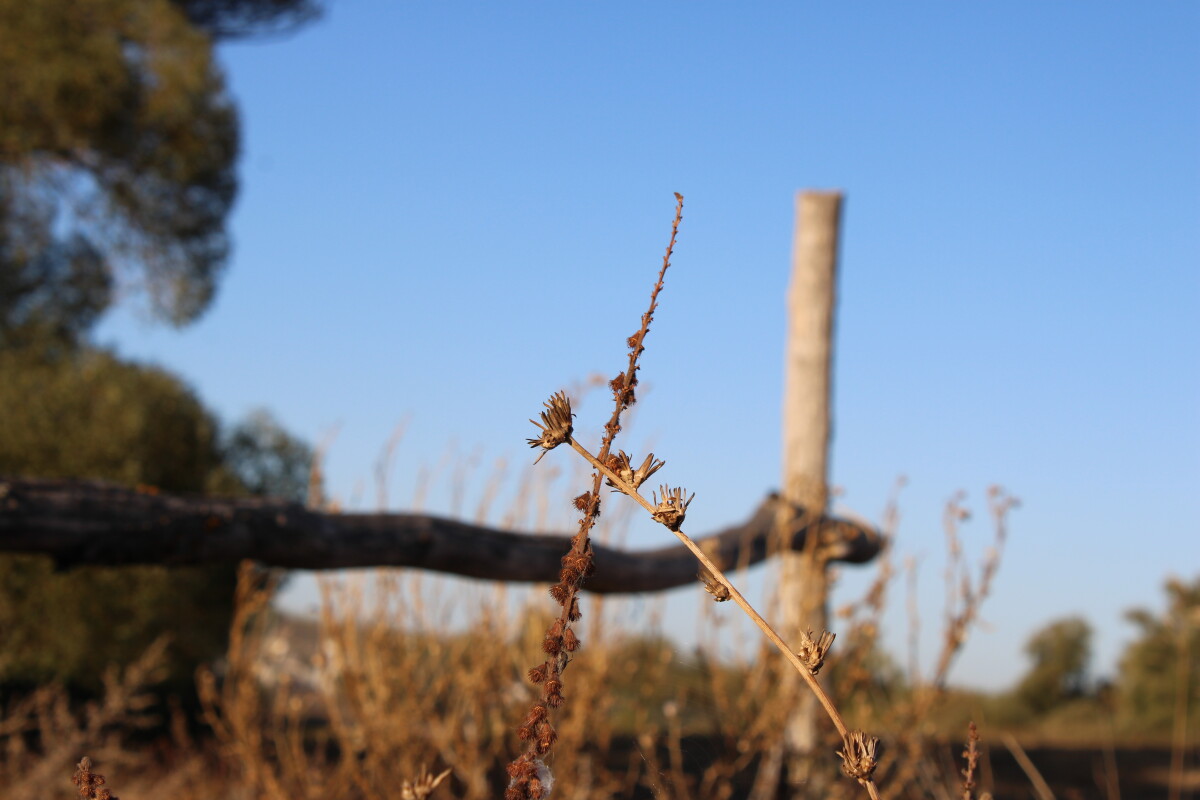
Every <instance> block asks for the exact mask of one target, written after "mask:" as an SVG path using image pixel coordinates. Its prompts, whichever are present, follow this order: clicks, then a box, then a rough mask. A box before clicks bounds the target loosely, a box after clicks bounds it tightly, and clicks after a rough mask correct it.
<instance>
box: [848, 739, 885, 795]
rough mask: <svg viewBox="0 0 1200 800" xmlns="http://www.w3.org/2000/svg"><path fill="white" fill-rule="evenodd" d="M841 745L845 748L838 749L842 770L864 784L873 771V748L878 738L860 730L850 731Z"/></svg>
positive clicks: (877, 743) (876, 744)
mask: <svg viewBox="0 0 1200 800" xmlns="http://www.w3.org/2000/svg"><path fill="white" fill-rule="evenodd" d="M842 746H843V747H845V748H846V749H845V750H839V751H838V755H839V756H841V757H842V772H844V773H846V774H847V775H849V776H850V777H851V778H854V779H855V780H856V781H858V782H859V783H861V784H863V785H864V786H865V785H866V784H867V783H868V782H869V781H870V780H871V774H872V773H873V772H875V764H876V761H875V750H876V748H877V747H878V746H879V740H878V739H877V738H875V737H874V736H868V735H867V734H865V733H863V732H862V731H850V733H849V735H848V736H847V737H846V738H845V739H843V740H842Z"/></svg>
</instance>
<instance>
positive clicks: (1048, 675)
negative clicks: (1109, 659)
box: [995, 576, 1200, 736]
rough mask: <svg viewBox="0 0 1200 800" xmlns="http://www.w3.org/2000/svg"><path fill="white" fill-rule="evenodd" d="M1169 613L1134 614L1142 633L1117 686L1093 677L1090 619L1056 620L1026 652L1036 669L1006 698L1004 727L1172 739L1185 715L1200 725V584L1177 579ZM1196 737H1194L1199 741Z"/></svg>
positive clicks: (1000, 713)
mask: <svg viewBox="0 0 1200 800" xmlns="http://www.w3.org/2000/svg"><path fill="white" fill-rule="evenodd" d="M1164 589H1165V593H1166V599H1167V604H1166V605H1167V607H1166V610H1165V611H1164V612H1162V613H1155V612H1153V611H1150V610H1148V609H1144V608H1138V609H1133V610H1130V611H1129V612H1127V613H1126V619H1127V621H1129V622H1131V623H1132V624H1133V625H1134V626H1135V628H1136V635H1135V637H1134V639H1133V640H1132V641H1131V642H1130V643H1129V644H1128V645H1126V647H1125V650H1124V652H1123V653H1122V655H1121V657H1120V660H1119V662H1118V665H1117V674H1116V675H1115V676H1114V677H1113V678H1111V679H1105V680H1097V679H1095V678H1093V677H1092V674H1091V670H1092V664H1091V661H1092V635H1093V631H1092V626H1091V625H1090V624H1089V623H1088V622H1087V620H1085V619H1083V618H1082V617H1067V618H1064V619H1059V620H1055V621H1053V622H1050V623H1049V624H1047V625H1045V626H1043V627H1042V628H1040V629H1039V630H1038V631H1037V632H1035V633H1034V634H1033V636H1031V637H1030V638H1029V641H1028V642H1026V644H1025V653H1026V655H1027V656H1029V658H1030V661H1031V662H1032V663H1031V665H1030V667H1029V669H1028V671H1027V672H1026V673H1025V675H1024V676H1022V678H1021V679H1020V680H1019V681H1018V682H1017V684H1016V686H1015V687H1014V689H1013V690H1012V691H1011V692H1010V693H1008V694H1007V695H1005V696H1003V697H1002V698H1000V700H1001V703H999V704H998V705H997V706H996V709H995V711H996V712H997V713H996V716H997V717H998V721H1001V722H1008V723H1022V722H1027V723H1037V722H1040V723H1045V722H1047V721H1049V722H1055V721H1057V722H1059V723H1061V724H1062V725H1063V726H1064V727H1071V726H1074V727H1077V728H1078V727H1082V726H1086V725H1087V724H1089V722H1098V723H1101V724H1103V725H1104V726H1108V725H1111V724H1115V725H1116V726H1117V728H1118V729H1120V730H1121V731H1123V732H1125V733H1138V734H1144V735H1154V736H1165V735H1166V734H1168V733H1169V732H1170V731H1171V730H1172V727H1173V726H1174V725H1175V724H1176V717H1177V715H1183V717H1184V718H1185V720H1186V721H1187V722H1188V726H1189V729H1190V730H1192V731H1195V730H1196V727H1195V726H1196V725H1198V724H1200V576H1197V577H1196V578H1194V579H1192V581H1191V582H1188V581H1186V580H1182V579H1178V578H1172V579H1170V580H1168V581H1167V582H1166V584H1165V586H1164ZM1193 736H1194V734H1193Z"/></svg>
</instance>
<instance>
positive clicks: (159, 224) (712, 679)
mask: <svg viewBox="0 0 1200 800" xmlns="http://www.w3.org/2000/svg"><path fill="white" fill-rule="evenodd" d="M319 12H320V6H319V4H318V3H317V2H316V0H39V1H38V2H36V3H28V2H23V1H22V0H0V31H3V39H2V42H0V474H19V475H26V476H42V477H76V478H92V479H103V480H107V481H113V482H118V483H121V484H124V485H127V486H137V485H146V486H151V487H156V488H157V489H160V490H162V491H169V492H204V493H219V494H235V495H236V494H257V495H271V496H276V497H282V498H287V499H292V500H303V499H304V495H305V490H306V485H307V480H308V473H309V469H310V464H311V462H312V457H313V455H312V450H311V448H310V447H309V446H308V445H307V444H306V443H304V442H303V441H301V440H300V439H298V438H297V437H295V436H294V435H292V434H291V433H289V432H288V431H286V430H285V429H283V428H282V427H281V426H280V425H279V424H278V423H277V422H276V421H275V420H274V419H273V418H272V417H271V415H270V414H269V413H268V412H266V411H260V412H255V413H254V414H252V415H250V416H249V417H247V418H246V419H243V420H241V421H238V422H234V423H230V422H227V421H223V420H220V419H218V418H217V417H216V415H215V414H214V413H213V412H212V411H211V410H209V409H207V408H206V407H205V406H204V404H203V402H202V401H201V400H200V398H199V397H198V396H197V394H196V392H195V390H194V389H193V388H192V387H189V386H187V385H186V383H185V382H183V381H182V380H181V379H180V378H178V377H177V376H175V375H172V374H171V373H170V372H169V371H167V370H165V369H163V368H161V367H159V366H153V365H147V364H138V363H132V362H130V361H128V360H125V359H122V358H121V357H120V355H119V354H117V353H115V352H111V351H109V350H106V349H103V348H100V347H97V346H96V344H95V343H94V341H93V340H92V338H91V332H92V331H93V329H94V326H95V324H96V322H97V320H98V319H99V318H100V317H101V315H103V314H104V312H105V311H106V310H107V309H108V308H110V307H111V306H112V305H113V304H114V303H116V302H118V301H124V300H126V299H133V300H134V301H135V302H139V303H141V304H142V305H143V306H144V308H145V310H146V312H147V314H148V315H150V316H151V317H153V318H155V319H157V320H159V321H161V322H163V323H165V324H170V325H186V324H187V323H189V322H191V321H193V320H195V319H197V318H198V317H199V316H200V315H201V314H203V313H204V311H205V309H206V308H208V307H209V305H210V304H211V303H212V300H213V297H214V294H215V292H216V291H217V287H218V284H219V280H220V276H221V272H222V269H223V267H224V265H225V263H226V259H227V256H228V253H229V240H228V235H227V232H226V223H227V218H228V215H229V211H230V208H231V206H232V204H233V202H234V200H235V197H236V194H237V174H236V167H237V156H238V114H237V108H236V105H235V103H234V102H233V99H232V98H231V97H230V96H229V94H228V92H227V90H226V87H225V82H224V78H223V76H222V74H221V70H220V68H219V66H218V64H217V63H216V61H215V58H214V52H213V47H214V43H215V42H216V41H218V40H220V39H222V38H230V37H253V36H264V35H279V34H282V33H286V32H288V31H290V30H293V29H295V28H296V27H298V26H301V25H304V24H306V23H308V22H310V21H311V20H313V19H314V18H316V16H318V14H319ZM235 577H236V576H235V572H234V568H233V567H220V568H207V569H174V570H170V571H168V570H166V569H164V568H158V567H138V568H124V569H97V568H77V569H72V570H70V571H67V572H60V571H57V570H56V569H55V567H54V565H53V564H52V563H50V562H49V561H48V560H46V559H43V558H39V557H27V556H0V630H2V631H3V635H2V636H0V686H2V687H3V689H4V691H5V695H6V697H7V696H8V694H9V693H10V692H12V691H13V690H15V689H22V688H29V687H34V686H37V685H40V684H44V683H46V682H49V681H61V682H63V683H65V684H67V685H69V686H71V687H72V688H73V689H75V690H77V691H78V692H81V693H85V694H87V693H95V692H97V691H98V690H99V689H100V677H99V676H100V675H101V673H102V671H103V669H104V668H105V667H106V666H108V665H109V664H130V663H132V662H133V661H134V660H135V659H136V658H137V657H138V656H139V655H141V654H142V653H143V652H144V651H145V650H146V649H147V648H148V647H149V645H150V644H151V643H152V642H153V641H154V640H155V639H157V638H158V637H159V636H160V635H161V634H163V633H167V634H168V635H169V636H170V649H169V655H168V656H167V666H168V678H167V681H166V686H167V688H168V689H169V691H171V692H174V693H177V694H181V695H190V694H192V692H193V691H194V689H193V686H194V674H195V671H196V669H197V667H199V666H201V665H204V664H208V663H211V662H213V661H214V660H216V659H217V658H218V657H220V656H221V654H222V653H223V652H224V651H225V648H226V644H227V638H228V630H229V625H230V620H231V617H232V613H233V598H234V585H235ZM1165 591H1166V605H1165V610H1163V611H1153V610H1146V609H1138V610H1133V611H1131V612H1130V613H1129V620H1130V621H1131V622H1132V623H1133V624H1134V626H1135V628H1136V634H1135V637H1134V638H1133V640H1132V641H1131V642H1130V643H1129V645H1128V647H1127V649H1126V650H1125V653H1124V656H1123V658H1122V660H1121V662H1120V667H1119V673H1118V674H1117V675H1116V676H1115V677H1113V678H1112V679H1111V680H1108V681H1100V680H1097V679H1095V677H1094V676H1093V675H1092V674H1091V670H1090V659H1091V639H1092V629H1091V627H1090V624H1089V623H1088V622H1087V621H1086V620H1084V619H1082V618H1077V617H1076V618H1068V619H1062V620H1056V621H1052V622H1050V623H1049V624H1047V625H1046V626H1045V627H1044V628H1042V629H1041V630H1040V631H1039V632H1037V633H1036V634H1035V635H1034V636H1033V637H1031V638H1030V640H1029V641H1028V643H1027V646H1026V655H1027V656H1028V658H1029V667H1028V670H1027V671H1026V673H1025V674H1024V676H1023V677H1022V678H1021V679H1020V680H1019V681H1018V683H1017V684H1016V685H1015V686H1014V687H1013V688H1012V690H1011V691H1009V692H1007V693H1003V694H1000V695H992V696H987V695H982V694H973V693H969V692H951V693H950V695H949V697H950V700H953V702H949V701H947V702H944V703H943V704H942V705H941V706H940V709H939V710H937V711H936V712H933V713H931V716H930V717H929V718H928V719H927V720H925V724H926V725H927V726H929V727H930V729H931V730H933V731H934V732H936V733H938V734H940V735H944V736H955V735H961V732H962V731H963V730H965V726H966V721H967V719H968V718H975V719H977V720H979V721H980V722H986V723H990V724H993V725H998V726H1002V727H1009V728H1014V729H1022V730H1027V731H1033V732H1035V733H1039V734H1041V735H1045V736H1064V737H1067V738H1070V737H1076V738H1086V737H1087V736H1089V735H1091V736H1099V735H1101V734H1100V732H1106V734H1105V735H1109V734H1126V735H1130V736H1142V737H1148V738H1165V737H1166V736H1167V735H1168V734H1169V733H1170V731H1171V729H1172V726H1174V725H1177V724H1178V720H1179V718H1180V714H1181V713H1182V715H1183V718H1184V720H1185V722H1187V723H1188V724H1190V725H1192V726H1194V725H1196V724H1197V722H1198V721H1200V703H1198V702H1196V698H1197V697H1198V695H1200V578H1198V579H1194V580H1192V581H1191V582H1187V581H1183V580H1171V581H1169V582H1167V584H1166V587H1165ZM1114 622H1115V621H1114ZM528 627H530V629H531V630H535V631H536V629H537V627H538V625H537V623H536V622H534V623H533V624H531V625H530V626H528ZM865 631H868V629H867V628H862V629H851V630H848V631H846V632H845V633H844V634H841V633H840V634H839V642H847V643H848V646H847V647H846V648H844V649H843V650H842V652H841V653H839V658H843V657H844V658H846V659H847V660H850V661H853V663H854V664H856V665H858V667H859V669H858V670H840V669H839V668H838V665H837V664H833V665H832V666H831V667H830V668H829V669H828V676H829V677H828V679H829V680H831V681H833V682H835V683H837V682H843V683H844V684H845V685H843V686H839V687H836V689H835V694H837V695H838V696H839V697H850V698H854V699H853V700H852V702H853V703H855V704H858V705H861V708H856V709H854V710H855V712H856V713H862V714H868V713H869V714H874V715H879V716H886V714H887V713H888V709H889V708H891V707H893V706H895V705H897V704H903V703H905V702H908V699H907V698H910V697H911V696H912V694H913V693H914V692H915V691H916V689H917V687H916V686H915V685H914V676H906V675H905V674H904V672H903V670H900V669H898V668H896V667H895V666H894V665H893V664H892V662H891V660H890V659H889V658H888V656H887V655H886V654H884V653H882V652H880V651H878V650H877V649H876V644H877V631H875V632H873V633H864V632H865ZM336 632H337V631H335V633H336ZM858 634H863V635H862V636H861V641H860V640H859V639H856V636H858ZM340 635H342V636H345V637H347V638H349V639H354V638H355V637H357V636H358V635H359V634H358V631H357V630H356V629H355V630H347V629H346V627H345V626H343V627H342V628H341V629H340ZM390 635H391V636H393V637H395V636H399V634H395V633H394V632H393V634H390ZM430 636H431V634H429V633H427V632H426V633H422V634H421V637H422V638H421V639H420V643H419V645H413V644H412V642H411V641H400V642H399V643H395V642H393V645H394V649H393V650H391V651H389V653H390V656H389V657H393V656H394V657H395V658H397V659H399V658H407V659H410V660H412V662H413V663H412V665H411V666H412V669H411V671H410V672H409V674H408V675H405V676H399V677H401V678H404V679H405V680H411V678H412V676H413V675H417V676H423V675H435V676H438V677H444V676H445V675H457V674H465V673H466V672H471V671H474V673H480V674H481V671H480V670H479V669H478V666H477V663H475V662H473V661H472V659H478V658H479V648H478V644H477V642H478V639H479V636H478V635H477V634H472V635H470V636H466V637H463V636H462V635H460V634H454V635H450V634H446V635H444V636H442V637H441V640H440V641H441V644H440V645H437V646H434V645H432V644H430V641H431V639H430ZM387 639H388V637H383V636H381V637H379V640H380V641H381V642H385V641H386V640H387ZM600 641H602V640H595V641H593V640H589V643H588V646H589V648H591V647H596V648H598V650H597V651H594V652H596V653H597V654H596V655H595V659H596V660H595V661H594V662H588V661H587V660H584V661H581V663H580V666H579V667H578V669H580V670H581V671H582V670H589V669H591V670H595V671H597V674H598V675H600V678H598V680H597V683H596V684H595V687H594V688H595V689H596V692H597V697H598V698H600V697H601V696H602V699H603V702H602V703H601V702H600V700H597V704H595V705H593V706H592V708H594V709H602V710H604V711H605V712H606V713H609V714H610V716H609V720H608V724H609V725H610V728H609V729H610V730H612V729H616V730H617V731H623V732H624V733H626V734H628V735H636V734H638V732H639V731H657V730H667V729H670V728H671V727H672V726H676V727H677V728H678V730H679V732H680V735H683V734H687V733H691V732H695V733H705V732H708V729H707V728H706V726H707V725H709V724H710V723H711V724H716V723H712V719H713V718H714V716H715V715H713V714H709V713H708V710H706V709H710V708H711V706H712V704H713V703H719V702H726V700H727V699H728V698H730V697H735V696H737V695H739V694H741V695H746V693H744V692H740V691H739V687H741V686H743V685H744V684H745V683H746V682H748V681H752V680H761V679H762V676H763V673H761V672H759V671H756V670H758V669H759V668H758V667H752V666H745V665H743V666H736V665H725V664H718V663H714V662H713V661H712V660H710V659H711V656H709V655H705V654H702V653H701V654H697V655H696V657H695V658H681V657H679V656H678V655H677V654H676V653H675V652H674V650H673V648H672V645H671V644H670V643H669V641H668V640H666V639H663V638H655V637H653V636H647V637H643V638H638V637H628V638H624V639H621V638H617V639H613V640H612V642H613V646H612V647H611V649H610V650H609V651H608V652H603V651H600V650H599V648H600V647H601V645H600ZM500 644H502V645H503V646H505V647H509V648H510V652H509V655H510V656H512V660H513V661H514V663H518V664H520V663H523V662H524V660H527V659H525V656H526V655H527V654H528V653H529V652H531V651H530V649H529V647H528V646H527V643H521V642H517V643H515V644H514V643H513V642H509V641H502V642H500ZM512 648H516V649H512ZM352 649H353V648H351V647H349V646H347V650H346V652H351V650H352ZM534 650H536V647H534ZM439 653H441V654H451V655H453V656H454V657H455V658H458V659H459V661H456V662H453V663H450V662H447V664H446V665H445V666H444V668H442V667H439V666H438V665H436V664H434V665H431V664H429V663H426V662H424V661H421V659H427V658H431V657H436V655H437V654H439ZM843 653H844V654H845V655H843ZM429 654H434V655H433V656H431V655H429ZM446 657H447V658H449V657H450V656H446ZM507 658H508V657H507V656H500V655H497V656H496V660H497V663H498V664H500V663H503V664H507V663H508V661H507V660H506V659H507ZM589 663H592V664H593V665H596V664H598V665H599V666H588V664H589ZM606 665H612V668H611V669H608V667H607V666H606ZM506 669H507V667H506ZM516 669H520V667H519V666H518V667H516ZM772 680H773V679H772ZM714 687H716V688H714ZM411 688H412V687H411V685H410V684H403V685H402V686H400V687H399V689H398V690H397V691H395V692H393V693H392V694H388V695H387V697H389V698H392V699H396V698H400V697H403V696H406V694H407V695H413V694H414V693H413V692H411V691H410V690H411ZM579 691H580V692H586V691H588V689H586V683H585V682H583V681H581V682H580V686H579ZM479 696H480V698H482V699H481V702H485V701H486V702H492V701H495V702H496V703H499V704H501V705H503V704H505V703H507V705H509V706H512V705H514V703H513V702H512V701H511V698H509V699H506V698H508V695H502V694H500V693H497V692H496V691H495V686H493V685H486V686H482V687H481V688H480V694H479ZM748 696H749V697H750V699H752V700H753V699H755V698H758V700H762V699H763V698H769V697H770V695H769V694H763V693H750V695H748ZM713 698H717V699H715V700H714V699H713ZM721 698H726V699H721ZM417 699H420V698H417V697H415V696H414V702H415V700H417ZM517 700H518V701H520V697H518V698H517ZM396 701H397V702H399V700H396ZM446 702H447V703H449V702H450V701H446ZM730 702H732V701H730ZM705 704H708V706H705ZM515 705H520V703H519V702H517V703H516V704H515ZM580 707H581V708H585V709H586V708H587V707H588V706H587V704H586V703H581V704H580ZM681 709H682V710H681ZM427 711H429V712H430V713H433V710H430V709H427ZM760 711H761V709H758V708H755V709H751V710H750V711H748V712H747V719H757V718H758V717H759V716H761V715H760ZM439 713H447V712H445V706H443V707H442V710H441V712H439ZM471 713H472V714H475V713H476V711H472V712H471ZM756 715H758V716H756ZM468 716H470V715H468ZM375 717H378V714H375V713H374V712H373V711H372V710H371V709H370V708H367V709H365V711H364V718H365V719H366V718H375ZM464 718H465V717H464ZM470 719H472V720H473V721H472V722H471V724H477V723H478V720H477V719H475V718H474V717H470ZM377 721H378V720H377ZM426 722H427V723H428V724H433V721H432V720H427V721H426ZM489 722H490V723H491V724H493V729H492V730H493V733H494V734H495V737H496V739H497V740H498V741H500V742H510V743H511V738H512V737H511V736H510V735H509V733H508V731H509V729H510V728H511V725H512V723H513V722H514V719H513V718H512V717H511V715H509V711H508V710H507V709H506V710H505V712H504V715H501V716H500V717H498V718H497V719H493V720H490V721H489ZM446 723H447V725H448V726H450V727H453V723H454V719H453V717H447V720H446ZM458 728H459V729H462V730H467V729H468V726H467V725H466V724H465V723H464V724H462V725H459V726H458ZM1192 729H1193V730H1194V728H1192ZM581 730H586V731H588V732H591V733H594V732H595V731H596V730H597V729H596V728H594V727H589V726H583V725H582V723H581ZM496 731H501V733H495V732H496ZM769 733H770V731H765V730H764V731H762V735H763V736H764V737H765V736H767V735H768V734H769ZM581 735H582V734H581ZM504 746H506V745H503V744H501V745H497V747H501V748H502V747H504ZM364 747H366V745H364ZM497 752H498V751H497ZM651 754H652V747H651ZM383 755H386V754H383ZM468 756H469V754H468V755H464V757H463V760H464V763H470V758H469V757H468ZM381 757H382V756H381ZM644 757H645V753H643V758H644ZM588 768H589V769H591V768H592V767H588ZM596 768H597V769H598V767H596ZM581 769H582V767H581ZM481 785H486V784H481Z"/></svg>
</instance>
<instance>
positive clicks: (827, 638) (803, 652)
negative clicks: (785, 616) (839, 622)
mask: <svg viewBox="0 0 1200 800" xmlns="http://www.w3.org/2000/svg"><path fill="white" fill-rule="evenodd" d="M836 637H837V634H834V633H830V632H829V631H821V635H820V636H818V637H817V638H816V639H815V640H814V639H813V632H812V631H803V632H801V634H800V649H799V650H797V651H796V655H797V656H798V657H799V658H800V661H801V662H802V663H803V664H804V666H806V667H808V671H809V672H811V673H812V674H813V675H816V674H817V673H818V672H820V671H821V665H822V664H824V663H825V654H826V653H828V652H829V648H830V647H831V646H832V645H833V640H834V639H835V638H836Z"/></svg>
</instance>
